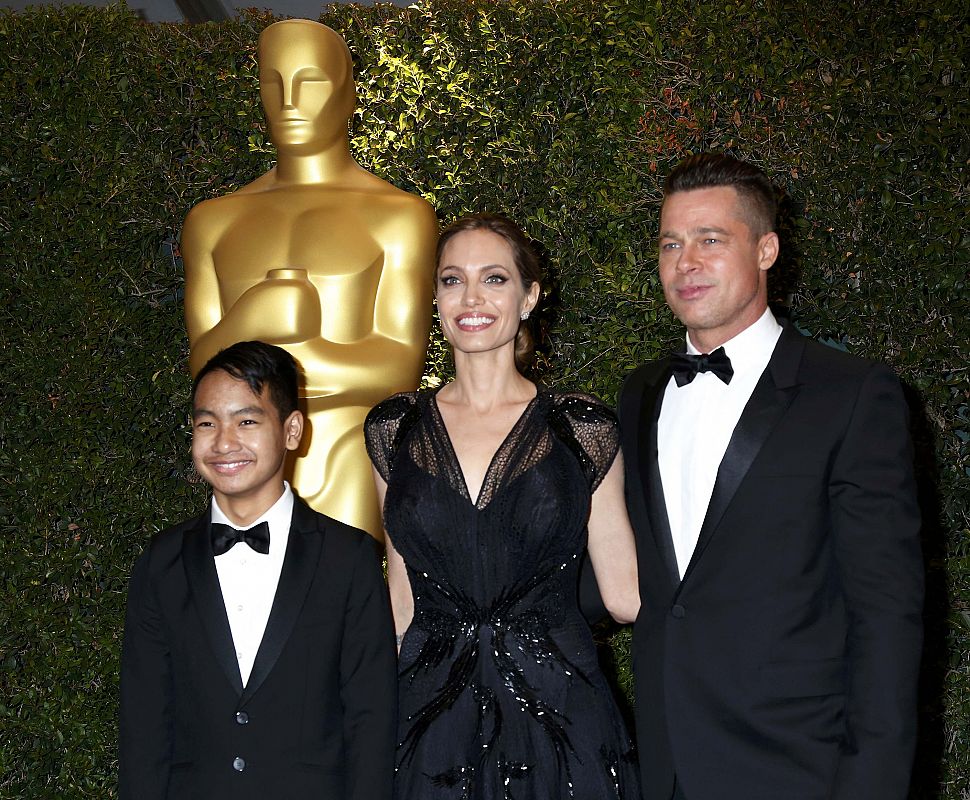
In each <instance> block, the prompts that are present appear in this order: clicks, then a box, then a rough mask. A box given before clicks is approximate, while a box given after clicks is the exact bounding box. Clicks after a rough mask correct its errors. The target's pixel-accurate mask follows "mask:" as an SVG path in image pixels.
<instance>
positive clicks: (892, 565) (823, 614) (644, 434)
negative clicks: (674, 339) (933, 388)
mask: <svg viewBox="0 0 970 800" xmlns="http://www.w3.org/2000/svg"><path fill="white" fill-rule="evenodd" d="M669 377H670V368H669V364H668V363H667V360H662V361H659V362H655V363H651V364H647V365H645V366H643V367H640V368H639V369H637V370H636V371H634V372H633V373H632V374H631V375H630V376H629V378H628V379H627V381H626V384H625V386H624V389H623V392H622V395H621V399H620V420H621V436H622V440H623V450H624V459H625V464H626V472H627V474H626V485H627V501H628V506H629V511H630V518H631V521H632V523H633V526H634V530H635V533H636V537H637V550H638V558H639V569H640V591H641V597H642V608H641V611H640V615H639V618H638V619H637V622H636V625H635V626H634V645H633V651H634V673H635V684H636V693H637V707H636V720H637V731H638V747H639V750H640V759H641V771H642V774H643V787H644V788H643V796H644V800H668V799H669V798H670V795H671V790H672V784H673V781H674V774H675V773H676V776H677V780H678V781H679V783H680V785H681V788H682V791H683V793H684V795H685V796H686V797H687V799H688V800H809V798H811V800H822V799H823V798H832V799H833V800H834V799H836V798H837V799H838V800H867V799H871V800H893V799H894V798H904V797H905V796H906V794H907V789H908V776H909V771H910V768H911V762H912V755H913V749H914V746H915V737H916V730H915V724H916V682H917V673H918V665H919V661H920V648H921V636H922V629H921V610H922V597H923V572H922V560H921V555H920V545H919V512H918V509H917V506H916V500H915V488H914V479H913V472H912V456H911V446H910V440H909V434H908V415H907V409H906V406H905V402H904V400H903V397H902V392H901V391H900V386H899V382H898V381H897V379H896V378H895V376H893V374H892V373H891V371H890V370H889V369H887V368H886V367H884V366H881V365H879V364H874V363H871V362H867V361H863V360H861V359H858V358H854V357H852V356H849V355H847V354H845V353H842V352H839V351H837V350H834V349H832V348H829V347H825V346H824V345H820V344H818V343H817V342H813V341H811V340H809V339H806V338H805V337H802V336H799V335H798V334H797V333H796V332H793V331H791V330H790V329H786V330H785V331H784V332H783V333H782V336H781V338H780V339H779V341H778V344H777V345H776V348H775V350H774V353H773V354H772V357H771V360H770V362H769V364H768V368H767V369H766V370H765V372H764V374H763V376H762V377H761V379H760V381H759V383H758V384H757V386H756V388H755V390H754V392H753V394H752V397H751V399H750V401H749V402H748V404H747V406H746V407H745V409H744V412H743V414H742V416H741V419H740V421H739V422H738V425H737V427H736V429H735V431H734V433H733V436H732V438H731V441H730V444H729V446H728V449H727V452H726V453H725V455H724V459H723V460H722V462H721V465H720V468H719V470H718V473H717V480H716V482H715V486H714V492H713V496H712V497H711V501H710V505H709V507H708V511H707V516H706V518H705V520H704V523H703V526H702V529H701V533H700V539H699V541H698V543H697V548H696V550H695V552H694V555H693V558H692V559H691V561H690V564H689V566H688V568H687V571H686V573H685V575H684V578H683V580H680V578H679V573H678V570H677V564H676V560H675V556H674V550H673V545H672V541H671V536H670V528H669V523H668V520H667V513H666V506H665V503H664V496H663V488H662V484H661V480H660V472H659V467H658V462H657V419H658V415H659V411H660V408H659V407H660V404H661V402H662V401H663V398H664V389H665V387H666V386H667V382H668V380H669ZM667 401H668V402H669V398H668V400H667Z"/></svg>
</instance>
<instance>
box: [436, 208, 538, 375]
mask: <svg viewBox="0 0 970 800" xmlns="http://www.w3.org/2000/svg"><path fill="white" fill-rule="evenodd" d="M465 231H490V232H491V233H494V234H496V235H498V236H501V237H502V238H503V239H504V240H505V241H506V242H507V243H508V245H509V248H511V250H512V258H513V260H514V261H515V268H516V269H517V270H518V271H519V278H520V280H521V281H522V288H523V289H525V290H526V291H528V290H529V287H531V286H532V284H533V283H538V284H539V289H540V291H539V300H538V302H537V303H536V308H534V309H533V310H532V314H533V315H534V314H535V312H536V310H537V309H538V307H539V304H540V303H541V302H542V291H541V290H542V270H541V268H540V266H539V257H538V255H537V254H536V251H535V248H534V247H533V245H532V241H531V240H530V239H529V237H528V236H526V235H525V233H523V232H522V229H521V228H520V227H519V226H518V225H516V224H515V223H514V222H512V220H510V219H509V218H508V217H503V216H502V215H501V214H490V213H488V212H483V213H481V214H470V215H468V216H467V217H462V218H461V219H458V220H455V221H454V222H453V223H451V225H449V226H448V227H447V228H445V229H444V230H443V231H442V232H441V236H440V237H439V238H438V248H437V251H436V252H435V274H437V271H438V269H440V268H441V254H442V253H443V252H444V249H445V245H447V244H448V242H449V241H451V240H452V239H453V238H454V237H455V236H457V235H458V234H459V233H464V232H465ZM531 322H532V318H531V316H530V319H528V320H522V321H520V322H519V330H518V333H516V334H515V366H516V368H517V369H518V370H519V372H521V373H523V374H525V373H527V372H528V371H529V368H530V367H531V366H532V362H533V360H534V359H535V338H534V337H533V334H532V326H531Z"/></svg>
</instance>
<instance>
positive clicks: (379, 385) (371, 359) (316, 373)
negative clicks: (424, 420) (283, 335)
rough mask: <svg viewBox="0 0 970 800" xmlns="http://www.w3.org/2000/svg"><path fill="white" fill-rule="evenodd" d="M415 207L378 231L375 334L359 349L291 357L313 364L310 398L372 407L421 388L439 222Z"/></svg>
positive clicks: (316, 350)
mask: <svg viewBox="0 0 970 800" xmlns="http://www.w3.org/2000/svg"><path fill="white" fill-rule="evenodd" d="M412 200H413V204H412V205H410V206H409V207H408V208H406V209H399V210H396V213H393V214H391V213H388V216H387V218H386V219H385V220H383V221H382V222H381V224H380V225H379V226H378V230H377V231H372V234H373V235H375V237H376V238H378V240H379V241H380V243H381V246H382V248H383V251H384V263H383V266H382V270H381V277H380V280H379V282H378V286H377V292H376V296H375V302H374V311H373V314H374V317H373V324H372V328H371V332H370V333H369V334H368V335H367V336H364V337H362V338H361V339H358V340H356V341H354V342H346V343H334V342H328V341H324V340H322V339H317V340H315V341H313V342H306V343H304V344H301V345H297V346H296V347H295V348H294V349H293V354H294V355H295V356H296V357H297V358H298V359H300V360H301V361H303V362H304V366H305V367H306V364H308V363H313V364H314V367H313V368H307V369H306V380H307V384H306V393H307V396H313V397H318V398H322V397H327V396H334V397H335V396H338V395H339V397H340V399H341V402H342V403H355V404H360V405H367V406H372V405H374V404H375V403H376V402H378V401H380V400H383V399H384V398H385V397H387V396H388V395H390V394H393V393H394V392H398V391H406V390H411V389H414V388H415V387H416V386H417V385H418V383H419V381H420V379H421V370H422V368H423V367H424V360H425V354H426V352H427V346H428V332H429V331H430V329H431V318H432V307H431V300H432V296H433V286H434V284H433V279H434V278H433V276H434V251H435V245H436V244H437V241H438V220H437V217H436V216H435V214H434V210H433V209H432V208H431V205H430V204H429V203H427V202H426V201H424V200H422V199H420V198H412ZM324 313H326V310H324ZM304 347H307V348H308V349H310V350H311V351H312V353H311V352H307V353H305V354H304V353H303V352H302V350H303V348H304Z"/></svg>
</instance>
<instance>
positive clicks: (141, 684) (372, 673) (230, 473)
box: [120, 342, 396, 800]
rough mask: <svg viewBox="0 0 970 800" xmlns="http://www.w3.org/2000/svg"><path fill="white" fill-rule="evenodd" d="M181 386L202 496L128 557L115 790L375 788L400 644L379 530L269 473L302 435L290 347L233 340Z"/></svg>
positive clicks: (285, 792) (255, 793)
mask: <svg viewBox="0 0 970 800" xmlns="http://www.w3.org/2000/svg"><path fill="white" fill-rule="evenodd" d="M192 397H193V401H192V402H193V408H192V426H193V438H192V459H193V462H194V463H195V467H196V469H197V470H198V472H199V474H200V475H201V476H202V477H203V478H205V480H206V481H207V482H208V483H209V484H210V485H211V487H212V502H211V504H210V506H209V508H207V509H206V511H205V512H204V513H203V514H202V515H201V516H199V517H196V518H195V519H191V520H189V521H187V522H183V523H182V524H180V525H176V526H174V527H172V528H169V529H167V530H164V531H162V532H161V533H159V534H158V535H156V536H155V537H154V538H153V539H152V541H151V543H150V544H149V546H148V549H147V550H146V552H145V553H144V554H143V555H142V556H141V558H139V560H138V562H137V563H136V564H135V568H134V572H133V574H132V578H131V583H130V586H129V591H128V612H127V617H126V620H125V640H124V648H123V652H122V664H121V740H120V771H121V780H120V796H121V797H122V798H129V799H130V800H152V798H159V800H161V799H162V798H171V799H172V800H175V799H176V798H177V799H178V800H185V799H186V798H229V797H232V798H236V799H239V800H242V799H244V798H252V799H253V800H256V799H257V798H260V799H261V800H265V798H273V799H274V800H285V799H286V798H294V800H296V799H302V798H308V797H314V798H321V800H325V799H326V800H348V799H350V798H353V800H381V798H386V797H389V796H390V786H391V778H392V772H393V755H394V735H395V733H394V732H395V724H396V719H395V706H396V695H395V691H396V656H395V647H394V635H393V626H392V623H391V617H390V607H389V603H388V597H387V590H386V587H385V584H384V580H383V576H382V573H381V566H380V559H379V553H378V545H377V544H376V542H375V541H374V540H373V539H372V538H371V537H370V536H368V535H366V534H365V533H363V532H362V531H360V530H357V529H355V528H351V527H349V526H347V525H344V524H342V523H340V522H337V521H336V520H333V519H330V518H329V517H325V516H323V515H322V514H318V513H316V512H314V511H312V510H311V509H310V508H309V507H308V506H307V505H306V504H305V503H304V502H303V501H302V500H300V499H299V498H297V497H295V496H294V493H293V492H292V490H291V489H290V487H289V486H288V485H287V484H286V483H285V482H284V480H283V464H284V460H285V457H286V454H287V453H288V452H289V451H291V450H293V449H295V448H296V447H298V446H299V443H300V437H301V435H302V432H303V416H302V414H301V413H300V411H298V410H297V366H296V362H295V361H294V359H293V358H292V356H290V355H289V354H288V353H287V352H286V351H285V350H282V349H280V348H279V347H275V346H273V345H268V344H264V343H262V342H242V343H239V344H235V345H233V346H232V347H229V348H228V349H226V350H223V351H221V352H220V353H218V354H217V355H216V356H214V357H213V358H212V359H211V360H210V361H209V362H208V363H207V364H205V366H203V367H202V369H201V370H200V371H199V373H198V375H197V377H196V380H195V384H194V386H193V395H192Z"/></svg>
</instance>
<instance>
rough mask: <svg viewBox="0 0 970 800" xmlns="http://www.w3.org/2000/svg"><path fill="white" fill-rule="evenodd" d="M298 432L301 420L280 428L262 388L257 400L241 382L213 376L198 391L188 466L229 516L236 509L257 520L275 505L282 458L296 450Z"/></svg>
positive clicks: (220, 373)
mask: <svg viewBox="0 0 970 800" xmlns="http://www.w3.org/2000/svg"><path fill="white" fill-rule="evenodd" d="M302 432H303V416H302V414H301V413H300V412H299V411H294V412H293V413H292V414H290V415H289V416H288V417H287V418H286V419H285V420H284V421H282V422H281V421H280V415H279V412H278V411H277V409H276V406H275V405H273V402H272V400H271V399H270V397H269V392H268V390H267V388H266V387H265V386H264V387H263V391H262V394H259V395H256V394H254V393H253V391H252V389H250V388H249V385H248V384H247V383H246V382H245V381H241V380H236V379H235V378H233V377H232V376H230V375H229V374H228V373H226V372H223V371H222V370H216V371H215V372H210V373H209V374H208V375H206V376H205V377H204V378H203V379H202V382H201V383H200V384H199V386H198V389H197V390H196V393H195V403H194V407H193V409H192V461H193V462H194V463H195V468H196V469H197V470H198V472H199V474H200V475H201V476H202V477H203V478H205V480H206V481H207V482H208V483H209V484H210V485H211V486H212V492H213V494H214V495H215V498H216V500H217V501H218V503H219V507H220V508H222V509H223V511H225V512H226V513H227V514H230V516H232V509H236V510H237V515H238V512H244V514H245V513H248V512H249V511H253V512H254V514H253V518H255V516H258V515H259V514H262V513H263V512H264V511H266V510H267V509H269V508H270V507H271V506H272V505H273V503H275V502H276V501H277V500H278V499H279V497H280V494H281V492H282V490H283V467H284V461H285V458H286V453H287V451H288V450H295V449H296V448H297V447H298V446H299V444H300V435H301V434H302Z"/></svg>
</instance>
